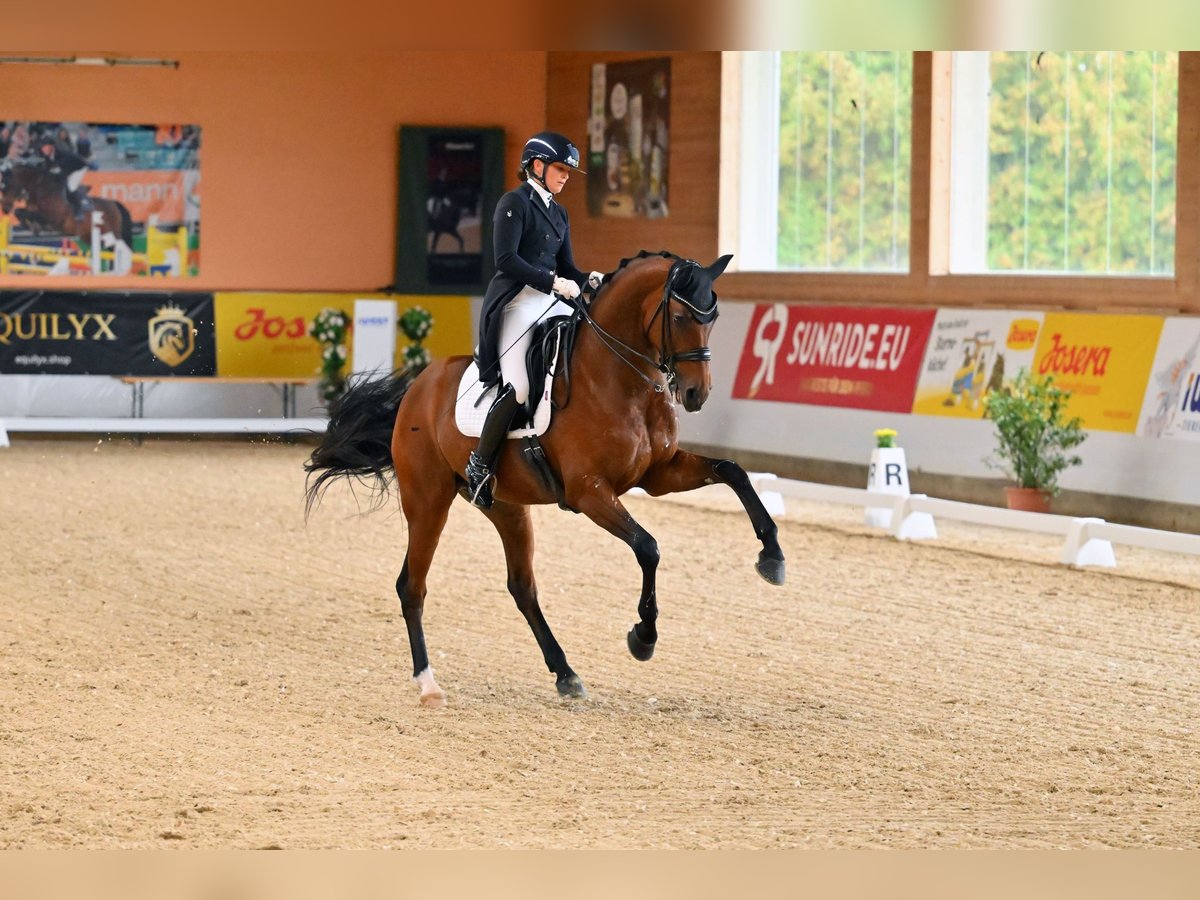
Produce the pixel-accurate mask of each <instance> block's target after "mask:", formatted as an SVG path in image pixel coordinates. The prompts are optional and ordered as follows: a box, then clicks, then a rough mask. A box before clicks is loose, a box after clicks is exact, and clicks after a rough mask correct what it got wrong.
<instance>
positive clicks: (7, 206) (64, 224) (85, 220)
mask: <svg viewBox="0 0 1200 900" xmlns="http://www.w3.org/2000/svg"><path fill="white" fill-rule="evenodd" d="M20 200H23V201H24V203H25V207H24V209H18V210H17V219H18V221H20V222H21V224H22V225H24V226H26V227H27V228H30V229H31V230H32V231H33V232H34V233H35V234H36V233H39V232H41V231H52V232H54V233H56V234H61V235H63V236H64V237H76V238H82V239H83V240H84V241H87V242H89V243H90V242H91V239H92V217H91V216H90V215H88V214H87V213H88V212H98V213H100V216H101V219H100V231H101V232H104V233H105V234H112V235H115V236H116V237H118V238H120V239H121V240H122V241H124V242H125V246H126V247H129V248H130V249H131V250H132V249H133V217H132V216H131V215H130V214H129V210H128V209H127V208H126V207H125V204H123V203H120V202H118V201H116V200H109V199H107V198H106V197H88V198H87V199H86V200H85V201H84V204H85V206H90V207H91V209H90V210H85V211H84V212H81V213H80V214H79V215H76V214H75V210H74V208H73V207H72V206H71V201H70V200H68V199H67V185H66V182H64V181H63V180H62V179H61V178H56V177H55V176H54V175H53V174H51V173H50V172H49V171H48V170H47V168H46V165H45V163H44V162H41V161H31V162H21V161H19V160H18V161H15V162H12V163H11V164H9V165H7V166H6V167H5V168H4V170H3V171H0V210H2V211H3V212H5V213H10V212H12V211H13V207H14V206H15V205H16V203H17V202H18V201H20Z"/></svg>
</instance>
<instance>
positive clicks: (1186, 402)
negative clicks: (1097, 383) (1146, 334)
mask: <svg viewBox="0 0 1200 900" xmlns="http://www.w3.org/2000/svg"><path fill="white" fill-rule="evenodd" d="M1138 434H1141V435H1145V436H1146V437H1156V438H1158V437H1160V438H1175V439H1177V440H1184V441H1200V319H1197V318H1183V317H1182V316H1176V317H1174V318H1170V319H1167V320H1166V322H1164V323H1163V331H1162V337H1160V338H1159V340H1158V353H1157V354H1156V355H1155V357H1154V366H1153V367H1152V368H1151V370H1150V378H1149V380H1148V382H1147V384H1146V396H1145V399H1143V401H1142V419H1141V423H1140V424H1139V425H1138Z"/></svg>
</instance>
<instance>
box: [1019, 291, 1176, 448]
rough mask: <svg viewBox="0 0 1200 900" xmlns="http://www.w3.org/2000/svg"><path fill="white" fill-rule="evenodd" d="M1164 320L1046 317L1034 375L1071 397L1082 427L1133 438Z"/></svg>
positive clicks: (1089, 315) (1053, 314)
mask: <svg viewBox="0 0 1200 900" xmlns="http://www.w3.org/2000/svg"><path fill="white" fill-rule="evenodd" d="M1162 326H1163V320H1162V319H1161V318H1159V317H1158V316H1121V315H1104V314H1102V313H1060V312H1051V313H1046V318H1045V322H1044V323H1043V325H1042V334H1041V336H1040V337H1039V338H1038V345H1037V351H1036V353H1035V355H1034V363H1033V371H1034V372H1036V373H1037V374H1038V375H1053V376H1054V381H1055V384H1057V385H1058V386H1059V387H1060V388H1064V389H1066V390H1068V391H1070V392H1071V399H1070V401H1069V402H1068V403H1067V414H1068V415H1069V416H1079V418H1081V419H1082V420H1083V427H1084V428H1087V429H1089V430H1097V431H1118V432H1125V433H1127V434H1133V432H1134V431H1136V430H1137V425H1138V417H1139V414H1140V412H1141V408H1142V399H1143V397H1144V396H1145V393H1146V383H1147V380H1148V379H1149V376H1150V368H1151V366H1152V365H1153V363H1154V353H1155V350H1156V349H1157V347H1158V338H1159V334H1160V333H1161V332H1162Z"/></svg>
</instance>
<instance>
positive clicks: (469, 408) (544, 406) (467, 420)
mask: <svg viewBox="0 0 1200 900" xmlns="http://www.w3.org/2000/svg"><path fill="white" fill-rule="evenodd" d="M553 389H554V373H553V372H551V373H550V374H549V375H547V376H546V386H545V388H543V389H542V399H541V400H539V401H538V405H537V409H535V410H534V411H533V427H531V428H514V429H513V430H512V431H510V432H509V433H508V436H509V437H510V438H522V437H529V436H531V435H540V434H545V432H546V429H547V428H549V427H550V407H551V406H552V404H551V403H550V392H551V391H552V390H553ZM481 394H483V395H484V396H483V399H482V400H480V399H479V398H480V395H481ZM457 396H458V402H457V403H455V404H454V422H455V424H456V425H458V430H459V431H461V432H462V433H463V434H464V435H466V436H467V437H479V433H480V432H481V431H482V430H483V421H484V419H486V418H487V413H488V410H489V409H491V408H492V403H493V402H495V400H496V387H495V385H493V386H492V387H490V388H488V390H487V392H486V393H485V392H484V390H483V384H482V383H480V381H479V369H478V368H477V367H476V365H475V362H474V361H473V360H472V362H471V364H470V365H469V366H467V371H465V372H463V377H462V381H460V382H459V383H458V395H457ZM476 401H479V402H478V404H477V403H476Z"/></svg>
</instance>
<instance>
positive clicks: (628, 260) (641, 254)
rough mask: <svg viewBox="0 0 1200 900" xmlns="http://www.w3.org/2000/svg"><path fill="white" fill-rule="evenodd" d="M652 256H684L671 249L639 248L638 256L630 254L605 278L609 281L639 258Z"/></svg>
mask: <svg viewBox="0 0 1200 900" xmlns="http://www.w3.org/2000/svg"><path fill="white" fill-rule="evenodd" d="M651 256H657V257H660V258H662V259H681V258H682V257H680V256H679V255H678V254H676V253H672V252H671V251H670V250H639V251H638V252H637V256H629V257H626V258H625V259H623V260H621V262H620V264H619V265H618V266H617V267H616V268H615V269H613V271H611V272H609V273H608V274H607V275H605V276H604V280H605V281H608V280H609V279H610V278H612V277H613V276H614V275H616V274H617V273H618V272H620V271H621V270H622V269H624V268H625V267H626V266H628V265H629V264H630V263H632V262H637V261H638V260H642V259H647V258H649V257H651Z"/></svg>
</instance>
